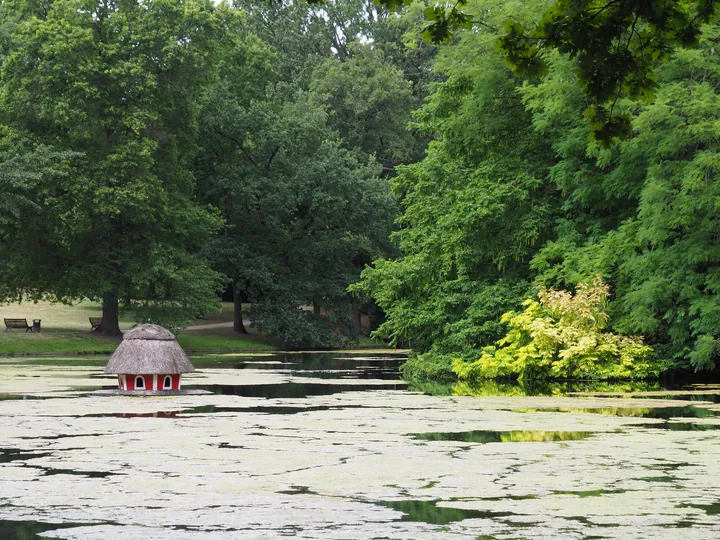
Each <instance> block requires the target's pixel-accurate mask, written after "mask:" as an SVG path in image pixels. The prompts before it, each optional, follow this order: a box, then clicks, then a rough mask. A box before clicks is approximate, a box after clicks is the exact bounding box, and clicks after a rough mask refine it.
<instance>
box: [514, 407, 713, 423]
mask: <svg viewBox="0 0 720 540" xmlns="http://www.w3.org/2000/svg"><path fill="white" fill-rule="evenodd" d="M512 412H517V413H545V412H550V413H580V414H607V415H611V416H628V417H638V418H659V419H663V420H669V419H671V418H713V417H716V416H718V412H717V411H712V410H710V409H705V408H703V407H696V406H694V405H688V406H686V407H653V408H650V407H592V408H574V407H545V408H532V409H513V410H512Z"/></svg>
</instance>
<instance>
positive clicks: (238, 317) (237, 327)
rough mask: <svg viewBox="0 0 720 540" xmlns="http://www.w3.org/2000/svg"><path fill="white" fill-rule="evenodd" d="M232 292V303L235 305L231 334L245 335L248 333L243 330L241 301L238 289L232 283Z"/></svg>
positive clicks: (245, 329)
mask: <svg viewBox="0 0 720 540" xmlns="http://www.w3.org/2000/svg"><path fill="white" fill-rule="evenodd" d="M232 290H233V303H234V304H235V312H234V314H233V332H239V333H241V334H247V333H248V331H247V328H245V324H244V323H243V316H242V300H241V297H240V291H239V290H238V288H237V286H236V285H235V283H234V282H233V284H232Z"/></svg>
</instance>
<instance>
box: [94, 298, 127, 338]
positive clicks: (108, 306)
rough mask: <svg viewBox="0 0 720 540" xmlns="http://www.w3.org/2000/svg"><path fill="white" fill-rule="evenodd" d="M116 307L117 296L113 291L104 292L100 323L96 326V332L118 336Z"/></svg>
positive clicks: (117, 310) (118, 324)
mask: <svg viewBox="0 0 720 540" xmlns="http://www.w3.org/2000/svg"><path fill="white" fill-rule="evenodd" d="M118 312H119V309H118V297H117V294H115V293H106V294H104V295H103V318H102V323H101V324H100V326H99V327H98V332H101V333H103V334H106V335H109V336H119V335H120V334H121V333H122V332H120V320H119V313H118Z"/></svg>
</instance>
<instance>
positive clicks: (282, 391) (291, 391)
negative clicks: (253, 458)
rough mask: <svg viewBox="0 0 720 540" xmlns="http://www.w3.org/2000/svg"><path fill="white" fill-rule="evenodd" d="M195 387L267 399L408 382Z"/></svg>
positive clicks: (392, 387)
mask: <svg viewBox="0 0 720 540" xmlns="http://www.w3.org/2000/svg"><path fill="white" fill-rule="evenodd" d="M192 387H193V388H196V389H199V390H207V391H209V392H212V393H213V394H220V395H228V396H242V397H264V398H267V399H301V398H305V397H309V396H329V395H332V394H339V393H342V392H367V391H372V390H405V389H406V388H407V383H404V382H396V383H388V384H385V383H383V384H316V383H307V384H305V383H283V384H254V385H226V384H207V385H197V386H196V385H193V386H192Z"/></svg>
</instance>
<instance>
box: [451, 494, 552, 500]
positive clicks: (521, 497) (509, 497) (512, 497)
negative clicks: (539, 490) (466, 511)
mask: <svg viewBox="0 0 720 540" xmlns="http://www.w3.org/2000/svg"><path fill="white" fill-rule="evenodd" d="M539 498H540V497H538V496H537V495H505V496H503V497H483V498H482V500H483V501H528V500H532V499H539ZM450 500H451V501H453V500H464V499H463V498H461V497H458V498H457V499H453V498H451V499H450Z"/></svg>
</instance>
